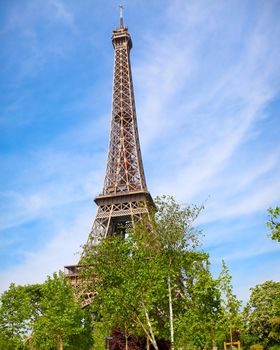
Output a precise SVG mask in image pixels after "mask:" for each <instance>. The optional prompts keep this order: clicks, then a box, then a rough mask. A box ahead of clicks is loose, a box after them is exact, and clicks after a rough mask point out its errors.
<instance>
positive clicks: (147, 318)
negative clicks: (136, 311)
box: [142, 303, 158, 350]
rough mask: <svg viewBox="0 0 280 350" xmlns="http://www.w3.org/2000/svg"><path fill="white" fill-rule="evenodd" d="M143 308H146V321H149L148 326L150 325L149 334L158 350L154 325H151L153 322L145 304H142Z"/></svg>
mask: <svg viewBox="0 0 280 350" xmlns="http://www.w3.org/2000/svg"><path fill="white" fill-rule="evenodd" d="M142 306H143V308H144V312H145V316H146V321H147V324H148V327H149V333H150V336H151V342H152V344H153V346H154V348H155V350H158V345H157V342H156V338H155V335H154V332H153V328H152V324H151V321H150V317H149V314H148V311H147V309H146V306H145V304H144V303H142Z"/></svg>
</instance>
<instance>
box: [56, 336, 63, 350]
mask: <svg viewBox="0 0 280 350" xmlns="http://www.w3.org/2000/svg"><path fill="white" fill-rule="evenodd" d="M57 349H58V350H63V343H62V337H61V335H58V336H57Z"/></svg>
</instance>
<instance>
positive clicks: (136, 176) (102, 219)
mask: <svg viewBox="0 0 280 350" xmlns="http://www.w3.org/2000/svg"><path fill="white" fill-rule="evenodd" d="M112 43H113V47H114V52H115V55H114V81H113V101H112V104H113V106H112V119H111V131H110V141H109V151H108V159H107V166H106V174H105V180H104V185H103V189H102V193H101V194H100V195H98V196H97V197H96V198H95V199H94V201H95V203H96V204H97V206H98V209H97V213H96V216H95V219H94V222H93V226H92V229H91V232H90V234H89V237H88V240H87V242H86V244H85V246H84V250H83V253H82V257H83V255H85V254H86V252H87V251H88V250H90V249H91V248H92V247H93V246H94V245H96V244H98V243H99V242H100V241H101V240H102V239H104V238H106V237H108V236H111V235H112V234H114V233H115V234H119V235H123V236H125V233H126V230H127V229H128V228H129V227H132V226H133V225H134V224H135V223H137V222H139V221H140V220H141V219H142V218H143V216H148V217H149V212H150V208H151V207H153V206H154V203H153V199H152V197H151V195H150V193H149V191H148V189H147V185H146V180H145V174H144V168H143V162H142V156H141V150H140V143H139V135H138V128H137V119H136V109H135V99H134V91H133V83H132V74H131V65H130V50H131V48H132V40H131V36H130V34H129V32H128V28H127V27H126V26H124V24H123V16H122V6H120V25H119V28H118V29H115V30H113V35H112ZM80 268H82V267H81V265H71V266H65V272H66V276H67V277H68V278H69V279H70V281H71V283H72V285H74V286H78V285H79V284H80V283H81V280H80V279H79V271H80ZM87 294H88V295H87V297H86V298H85V299H84V301H83V305H82V306H84V307H85V306H87V305H88V304H89V303H90V302H91V301H92V296H93V295H92V293H91V292H89V293H87Z"/></svg>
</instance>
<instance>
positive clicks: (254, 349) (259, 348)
mask: <svg viewBox="0 0 280 350" xmlns="http://www.w3.org/2000/svg"><path fill="white" fill-rule="evenodd" d="M250 350H263V346H262V345H261V344H253V345H251V346H250Z"/></svg>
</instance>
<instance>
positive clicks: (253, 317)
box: [244, 281, 280, 345]
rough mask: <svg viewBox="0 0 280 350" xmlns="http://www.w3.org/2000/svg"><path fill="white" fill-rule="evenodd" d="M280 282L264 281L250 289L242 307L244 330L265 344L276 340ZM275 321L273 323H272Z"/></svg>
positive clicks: (279, 311) (279, 312) (279, 310)
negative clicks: (249, 294)
mask: <svg viewBox="0 0 280 350" xmlns="http://www.w3.org/2000/svg"><path fill="white" fill-rule="evenodd" d="M279 297H280V282H273V281H266V282H264V283H262V284H258V285H257V286H256V287H254V288H252V289H251V296H250V299H249V302H248V304H247V305H246V307H245V309H244V315H245V320H246V331H247V333H248V334H250V335H253V336H255V337H256V338H257V339H258V341H259V342H260V343H263V344H264V345H267V344H269V343H273V341H272V339H274V340H276V336H277V334H276V332H278V323H277V322H278V321H277V320H278V317H277V316H279V314H280V309H279V303H278V300H279ZM274 322H275V323H274Z"/></svg>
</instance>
